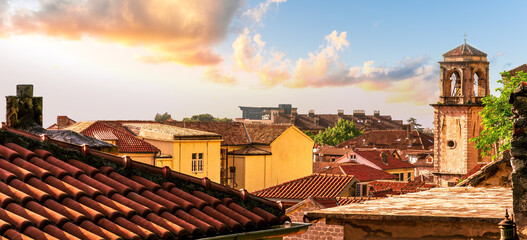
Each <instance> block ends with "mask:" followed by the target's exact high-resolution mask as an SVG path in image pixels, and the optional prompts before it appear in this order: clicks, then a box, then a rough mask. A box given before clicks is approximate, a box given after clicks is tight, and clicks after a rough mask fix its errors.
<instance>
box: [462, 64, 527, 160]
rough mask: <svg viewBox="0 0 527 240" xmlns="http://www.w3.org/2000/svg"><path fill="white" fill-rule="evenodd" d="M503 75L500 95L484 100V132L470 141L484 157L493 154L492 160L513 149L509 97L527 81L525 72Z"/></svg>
mask: <svg viewBox="0 0 527 240" xmlns="http://www.w3.org/2000/svg"><path fill="white" fill-rule="evenodd" d="M501 75H502V76H503V78H502V79H501V80H498V83H502V84H503V87H501V88H496V91H497V92H499V93H500V95H499V96H498V97H496V96H493V95H488V96H486V97H484V98H483V104H484V105H485V107H484V108H483V110H482V111H481V112H480V115H481V117H482V124H483V126H484V130H483V131H481V133H480V135H479V136H478V137H475V138H472V139H470V141H473V142H475V146H476V148H477V149H480V150H481V154H482V155H483V156H489V155H491V154H492V159H495V158H496V157H497V156H499V154H500V153H502V152H503V151H505V150H508V149H510V148H511V143H510V139H511V136H512V123H513V120H512V110H511V106H510V105H509V97H510V95H511V93H512V91H514V89H515V88H516V87H517V86H518V85H519V84H520V83H521V82H525V81H527V73H523V72H518V73H517V74H516V76H511V75H510V73H509V72H503V73H501Z"/></svg>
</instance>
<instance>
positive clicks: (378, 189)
mask: <svg viewBox="0 0 527 240" xmlns="http://www.w3.org/2000/svg"><path fill="white" fill-rule="evenodd" d="M369 185H370V188H371V193H372V194H373V196H375V197H386V196H388V195H399V194H405V193H410V192H419V191H426V190H428V189H430V188H434V187H436V185H434V184H431V183H426V182H425V181H423V179H421V178H419V177H417V178H415V179H414V180H413V181H410V182H392V181H373V182H370V183H369Z"/></svg>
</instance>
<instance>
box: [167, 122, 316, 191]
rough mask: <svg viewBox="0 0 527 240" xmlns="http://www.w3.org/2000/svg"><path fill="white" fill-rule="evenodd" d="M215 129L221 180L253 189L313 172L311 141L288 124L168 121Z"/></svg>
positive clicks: (191, 126)
mask: <svg viewBox="0 0 527 240" xmlns="http://www.w3.org/2000/svg"><path fill="white" fill-rule="evenodd" d="M167 124H170V125H174V126H178V127H184V128H192V129H197V130H201V131H207V132H215V133H217V134H220V135H221V136H222V138H223V142H222V143H221V171H220V174H221V183H222V184H224V185H229V186H231V187H234V188H239V189H241V188H243V189H246V190H248V191H250V192H251V191H255V190H258V189H263V188H266V187H269V186H273V185H276V184H280V183H283V182H286V181H289V180H293V179H296V178H300V177H304V176H308V175H310V174H312V173H313V163H312V159H313V144H314V142H313V140H312V139H311V138H309V137H308V136H307V135H305V134H304V133H303V132H302V131H300V130H299V129H298V128H296V127H295V126H293V125H290V124H246V123H240V122H228V123H220V122H171V123H167Z"/></svg>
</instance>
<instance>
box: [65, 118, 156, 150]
mask: <svg viewBox="0 0 527 240" xmlns="http://www.w3.org/2000/svg"><path fill="white" fill-rule="evenodd" d="M66 129H67V130H72V131H76V132H78V133H81V134H84V135H86V136H88V137H92V138H96V139H99V140H103V141H115V145H117V148H118V149H119V152H121V153H156V152H158V151H159V150H158V149H157V148H156V147H155V146H154V145H152V144H150V143H148V142H146V141H143V140H141V139H139V138H137V137H135V136H134V135H133V134H131V133H130V132H128V131H123V130H122V129H119V128H116V127H115V126H112V125H110V124H107V123H105V122H103V121H96V122H78V123H76V124H74V125H72V126H69V127H67V128H66Z"/></svg>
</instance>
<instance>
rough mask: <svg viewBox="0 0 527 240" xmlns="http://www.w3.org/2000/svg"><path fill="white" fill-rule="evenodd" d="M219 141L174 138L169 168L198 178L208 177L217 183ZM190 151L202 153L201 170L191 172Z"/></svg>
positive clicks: (219, 160) (218, 179)
mask: <svg viewBox="0 0 527 240" xmlns="http://www.w3.org/2000/svg"><path fill="white" fill-rule="evenodd" d="M220 143H221V140H176V141H174V151H173V153H174V154H173V155H172V158H173V161H172V166H171V167H170V168H171V169H173V170H175V171H178V172H181V173H185V174H188V175H192V176H195V177H198V178H202V177H208V178H209V179H210V180H211V181H214V182H217V183H219V182H220V166H221V159H220V157H221V156H220ZM192 153H203V172H192Z"/></svg>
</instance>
